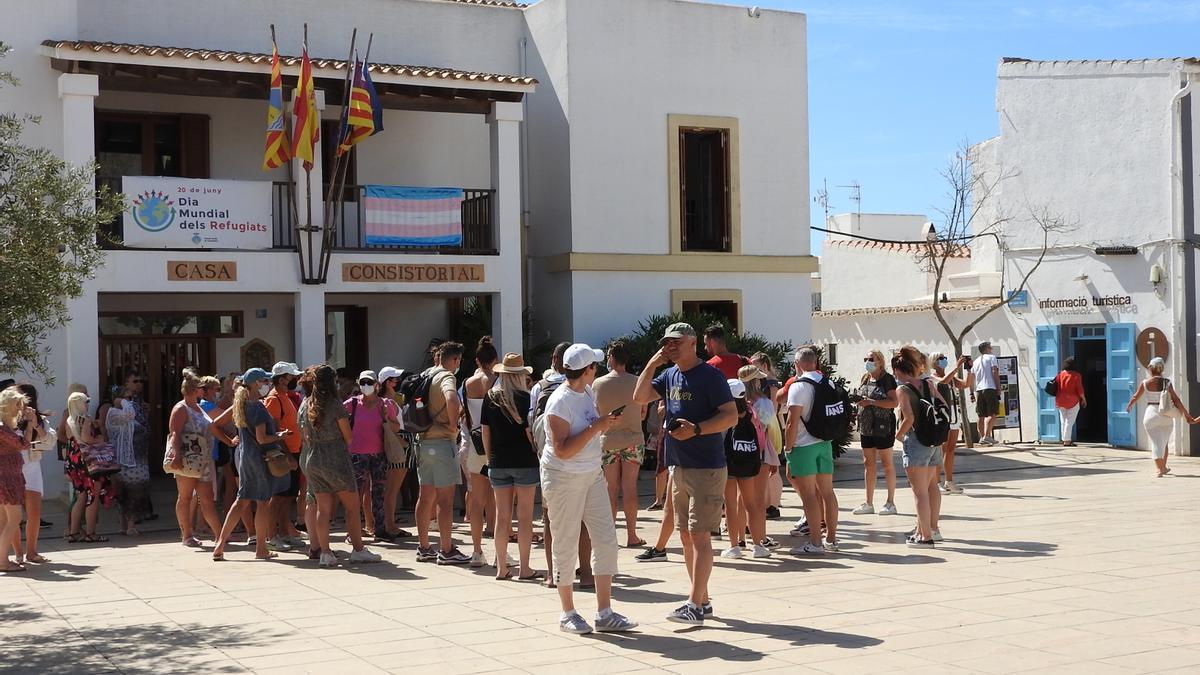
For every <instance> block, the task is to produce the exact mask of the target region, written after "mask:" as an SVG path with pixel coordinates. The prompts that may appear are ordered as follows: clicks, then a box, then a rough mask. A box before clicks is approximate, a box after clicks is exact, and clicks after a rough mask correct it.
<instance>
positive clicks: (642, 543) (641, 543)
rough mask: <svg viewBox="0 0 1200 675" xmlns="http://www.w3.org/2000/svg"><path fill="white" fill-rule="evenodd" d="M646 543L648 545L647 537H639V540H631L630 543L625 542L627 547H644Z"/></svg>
mask: <svg viewBox="0 0 1200 675" xmlns="http://www.w3.org/2000/svg"><path fill="white" fill-rule="evenodd" d="M645 545H646V540H645V539H638V540H637V541H633V542H629V543H628V544H625V548H642V547H643V546H645Z"/></svg>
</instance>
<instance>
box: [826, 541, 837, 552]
mask: <svg viewBox="0 0 1200 675" xmlns="http://www.w3.org/2000/svg"><path fill="white" fill-rule="evenodd" d="M838 550H839V549H838V540H837V539H830V540H828V541H826V542H825V552H826V553H837V552H838Z"/></svg>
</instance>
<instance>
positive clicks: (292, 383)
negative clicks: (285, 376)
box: [288, 380, 300, 391]
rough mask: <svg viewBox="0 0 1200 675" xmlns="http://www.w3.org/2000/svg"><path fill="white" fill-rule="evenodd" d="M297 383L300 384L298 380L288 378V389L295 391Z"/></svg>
mask: <svg viewBox="0 0 1200 675" xmlns="http://www.w3.org/2000/svg"><path fill="white" fill-rule="evenodd" d="M299 384H300V382H299V380H290V381H289V382H288V391H295V390H296V387H297V386H299Z"/></svg>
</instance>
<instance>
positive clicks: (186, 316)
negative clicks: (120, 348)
mask: <svg viewBox="0 0 1200 675" xmlns="http://www.w3.org/2000/svg"><path fill="white" fill-rule="evenodd" d="M100 335H102V336H105V337H121V336H130V335H155V336H162V335H188V336H201V337H242V313H241V312H101V313H100Z"/></svg>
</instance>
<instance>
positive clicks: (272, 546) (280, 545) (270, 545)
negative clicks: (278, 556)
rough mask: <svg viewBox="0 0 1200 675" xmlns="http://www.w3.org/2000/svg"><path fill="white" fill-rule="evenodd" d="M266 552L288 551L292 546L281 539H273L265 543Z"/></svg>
mask: <svg viewBox="0 0 1200 675" xmlns="http://www.w3.org/2000/svg"><path fill="white" fill-rule="evenodd" d="M267 550H268V551H290V550H292V545H291V544H289V543H287V540H285V539H284V538H283V537H275V538H274V539H272V540H270V541H268V542H267Z"/></svg>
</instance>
